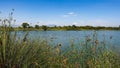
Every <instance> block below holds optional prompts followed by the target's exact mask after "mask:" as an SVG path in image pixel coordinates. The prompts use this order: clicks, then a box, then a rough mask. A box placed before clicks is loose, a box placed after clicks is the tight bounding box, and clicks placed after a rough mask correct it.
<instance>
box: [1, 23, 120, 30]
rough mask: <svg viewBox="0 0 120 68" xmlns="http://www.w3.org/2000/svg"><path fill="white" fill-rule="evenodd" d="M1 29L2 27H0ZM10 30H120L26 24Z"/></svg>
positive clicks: (100, 27) (101, 27) (114, 28)
mask: <svg viewBox="0 0 120 68" xmlns="http://www.w3.org/2000/svg"><path fill="white" fill-rule="evenodd" d="M1 27H3V26H1ZM11 30H44V31H46V30H120V26H119V27H105V26H96V27H95V26H76V25H71V26H47V25H42V26H39V25H35V26H31V25H29V24H28V23H22V24H21V26H19V27H11Z"/></svg>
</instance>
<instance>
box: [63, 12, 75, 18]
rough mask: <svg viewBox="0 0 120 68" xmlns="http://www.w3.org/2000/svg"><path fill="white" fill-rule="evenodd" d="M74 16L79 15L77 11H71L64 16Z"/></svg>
mask: <svg viewBox="0 0 120 68" xmlns="http://www.w3.org/2000/svg"><path fill="white" fill-rule="evenodd" d="M74 16H77V14H76V13H75V12H69V13H67V14H65V15H63V16H62V17H64V18H66V17H74Z"/></svg>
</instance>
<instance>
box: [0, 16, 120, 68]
mask: <svg viewBox="0 0 120 68" xmlns="http://www.w3.org/2000/svg"><path fill="white" fill-rule="evenodd" d="M10 18H11V16H10ZM11 21H12V20H11ZM11 21H10V19H8V20H2V23H3V27H1V30H2V31H0V68H120V58H119V57H120V56H119V54H117V53H116V52H114V51H112V50H111V49H110V47H109V46H108V45H106V42H105V41H104V39H103V41H102V42H100V41H99V40H98V39H97V33H96V32H95V33H94V34H93V37H89V36H87V37H85V41H83V42H81V43H80V45H75V44H74V42H72V43H71V46H70V47H68V48H66V49H65V50H60V48H61V47H62V46H61V45H60V44H59V45H57V46H56V47H53V46H51V45H50V44H49V42H48V41H47V40H43V39H35V40H33V39H29V38H27V35H28V33H27V32H26V34H25V35H24V36H23V38H22V39H19V38H18V37H17V36H16V31H14V33H12V34H11V30H10V23H11ZM6 25H7V26H6Z"/></svg>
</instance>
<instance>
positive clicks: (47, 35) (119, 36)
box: [17, 31, 120, 48]
mask: <svg viewBox="0 0 120 68" xmlns="http://www.w3.org/2000/svg"><path fill="white" fill-rule="evenodd" d="M25 33H26V32H25V31H19V32H18V33H17V34H18V36H20V37H21V36H24V34H25ZM96 33H97V38H98V40H99V41H100V42H101V41H103V40H105V42H106V44H108V45H111V46H115V47H119V48H120V31H97V32H96ZM93 34H94V31H30V32H29V35H28V36H29V37H30V38H31V39H45V40H48V41H49V43H50V44H51V45H55V46H56V45H57V44H58V43H61V44H62V45H63V46H69V45H71V44H72V43H74V44H77V45H79V44H80V43H81V42H83V41H85V37H86V36H90V37H91V38H92V37H93ZM110 37H111V39H110Z"/></svg>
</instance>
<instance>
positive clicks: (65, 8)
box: [0, 0, 120, 26]
mask: <svg viewBox="0 0 120 68" xmlns="http://www.w3.org/2000/svg"><path fill="white" fill-rule="evenodd" d="M12 8H14V9H15V11H14V15H13V17H14V18H15V19H16V20H17V21H16V23H15V24H13V25H21V23H23V22H28V23H29V24H30V25H33V26H34V25H35V24H39V25H51V24H55V25H61V26H63V25H73V24H75V25H79V26H85V25H91V26H119V25H120V0H0V11H1V14H0V16H1V17H2V18H6V17H7V16H8V13H9V12H10V11H11V9H12Z"/></svg>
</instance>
